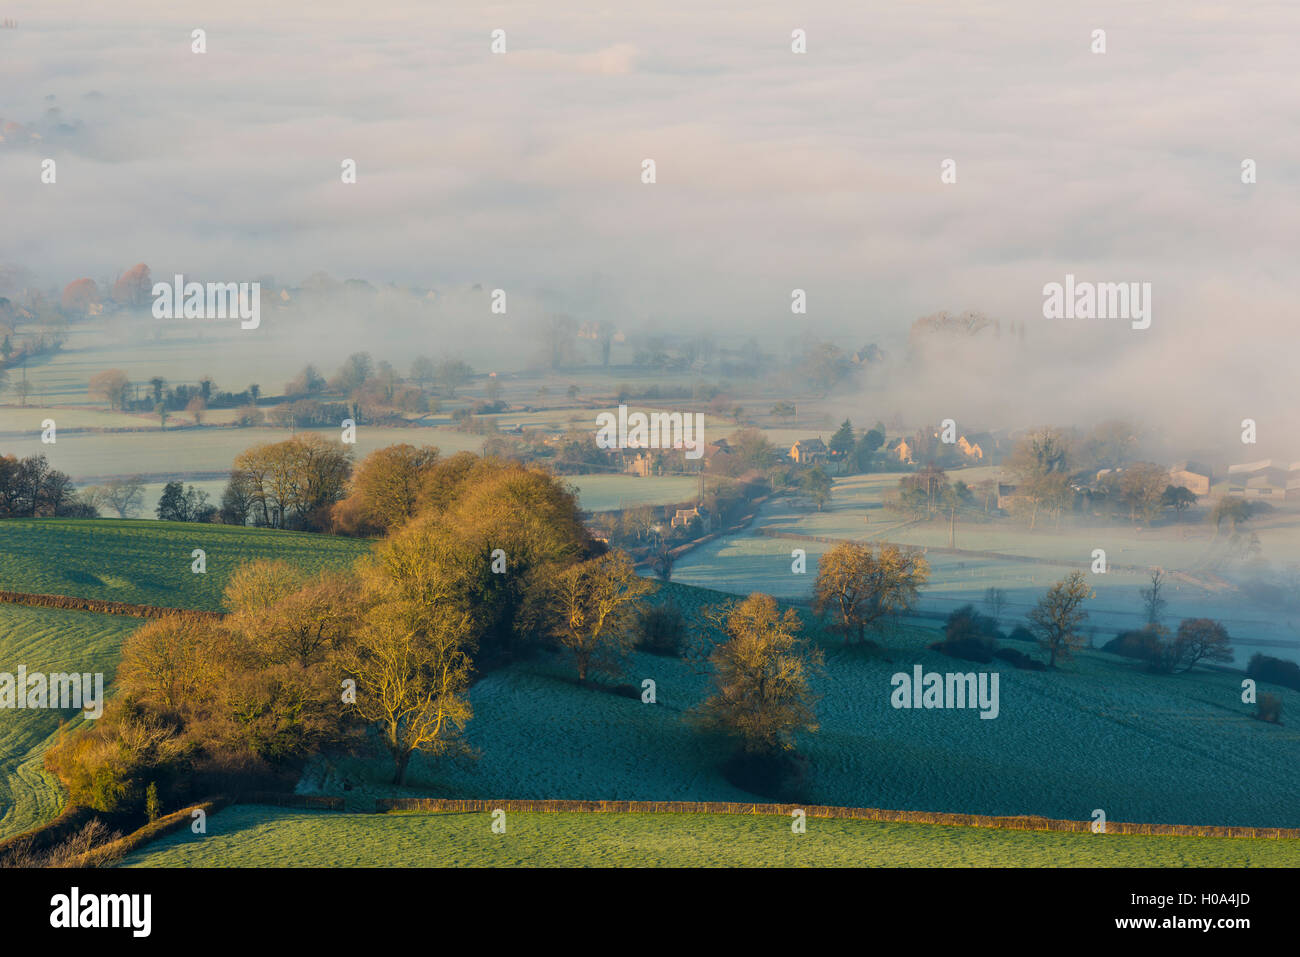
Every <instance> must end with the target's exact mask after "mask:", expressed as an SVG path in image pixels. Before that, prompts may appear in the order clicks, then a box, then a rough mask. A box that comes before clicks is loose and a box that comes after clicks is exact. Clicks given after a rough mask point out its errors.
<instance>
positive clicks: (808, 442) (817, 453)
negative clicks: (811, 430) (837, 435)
mask: <svg viewBox="0 0 1300 957" xmlns="http://www.w3.org/2000/svg"><path fill="white" fill-rule="evenodd" d="M829 455H830V450H829V449H827V448H826V443H825V442H823V441H822V440H821V439H820V438H816V439H800V440H799V441H798V442H796V443H795V444H794V445H792V446H790V458H792V459H794V460H795V462H796V463H798V464H799V465H817V464H818V463H820V462H825V461H826V459H827V457H828V456H829Z"/></svg>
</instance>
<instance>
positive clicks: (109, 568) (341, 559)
mask: <svg viewBox="0 0 1300 957" xmlns="http://www.w3.org/2000/svg"><path fill="white" fill-rule="evenodd" d="M196 548H201V549H203V550H204V552H205V553H206V555H207V572H206V573H205V574H195V573H194V572H193V571H192V570H191V564H192V562H193V559H192V557H191V554H192V552H193V550H194V549H196ZM368 548H369V545H368V544H367V543H366V542H364V541H360V540H358V539H351V538H339V537H335V536H331V535H318V534H312V533H308V532H286V531H276V530H273V529H258V528H236V527H234V526H230V525H197V524H189V523H184V522H166V523H162V522H157V521H148V520H144V519H130V520H126V521H121V520H117V519H53V518H40V519H9V520H6V521H4V522H0V556H3V558H2V560H0V591H22V592H37V593H41V594H52V595H75V596H77V597H81V598H98V599H102V600H104V601H123V602H131V603H135V604H142V605H161V606H164V607H172V608H194V609H201V610H205V611H220V610H221V592H222V589H223V588H224V587H225V584H226V579H227V578H228V577H229V575H230V573H231V572H232V571H233V570H234V569H235V568H236V567H238V566H239V565H240V564H241V563H242V562H245V561H251V560H253V559H257V558H278V559H283V560H284V561H287V562H289V563H290V564H293V565H297V566H298V567H300V568H304V569H308V570H311V571H316V570H320V569H325V568H343V567H346V566H347V565H349V564H351V562H353V561H354V560H355V559H356V558H357V557H358V556H360V555H361V554H363V553H364V552H365V551H366V550H367V549H368Z"/></svg>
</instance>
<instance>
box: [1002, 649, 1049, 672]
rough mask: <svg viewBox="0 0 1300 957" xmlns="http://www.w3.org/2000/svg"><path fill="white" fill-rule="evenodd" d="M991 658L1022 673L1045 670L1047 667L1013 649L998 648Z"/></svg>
mask: <svg viewBox="0 0 1300 957" xmlns="http://www.w3.org/2000/svg"><path fill="white" fill-rule="evenodd" d="M993 657H994V658H999V659H1001V660H1002V661H1005V662H1008V663H1009V664H1011V665H1014V666H1015V667H1017V668H1020V669H1022V670H1024V671H1046V670H1047V665H1045V664H1043V662H1041V661H1039V660H1037V659H1036V658H1030V657H1029V656H1028V655H1027V654H1025V653H1024V652H1023V651H1019V650H1017V649H1015V648H999V649H998V650H997V651H995V652H993Z"/></svg>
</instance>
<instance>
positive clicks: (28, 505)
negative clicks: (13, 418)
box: [0, 455, 99, 518]
mask: <svg viewBox="0 0 1300 957" xmlns="http://www.w3.org/2000/svg"><path fill="white" fill-rule="evenodd" d="M98 515H99V511H98V509H97V508H96V507H95V505H94V502H93V498H91V499H86V498H83V497H81V496H79V495H78V494H77V487H76V486H75V485H74V484H73V482H72V479H71V478H69V477H68V476H67V475H66V474H65V473H63V472H60V471H59V470H58V469H52V468H50V463H49V462H48V460H46V458H45V456H43V455H30V456H28V457H27V458H23V459H20V458H17V457H16V456H13V455H6V456H0V518H46V517H51V516H58V517H65V518H96V517H98Z"/></svg>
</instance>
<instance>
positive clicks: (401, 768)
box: [393, 751, 411, 784]
mask: <svg viewBox="0 0 1300 957" xmlns="http://www.w3.org/2000/svg"><path fill="white" fill-rule="evenodd" d="M410 763H411V752H410V751H403V752H401V753H400V754H395V755H394V756H393V764H394V766H395V768H396V771H395V773H394V774H393V783H394V784H405V783H406V766H407V765H408V764H410Z"/></svg>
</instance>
